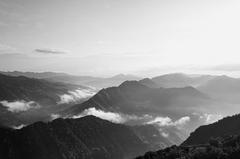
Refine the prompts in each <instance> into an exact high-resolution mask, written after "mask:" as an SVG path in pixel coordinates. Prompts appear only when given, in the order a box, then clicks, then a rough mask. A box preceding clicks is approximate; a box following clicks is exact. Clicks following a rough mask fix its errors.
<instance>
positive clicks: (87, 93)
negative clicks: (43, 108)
mask: <svg viewBox="0 0 240 159" xmlns="http://www.w3.org/2000/svg"><path fill="white" fill-rule="evenodd" d="M95 94H96V91H95V90H92V89H77V90H75V91H69V92H68V94H63V95H60V96H59V97H60V101H59V102H58V104H68V103H72V102H77V101H79V100H81V99H85V98H89V97H92V96H93V95H95Z"/></svg>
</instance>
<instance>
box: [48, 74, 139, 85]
mask: <svg viewBox="0 0 240 159" xmlns="http://www.w3.org/2000/svg"><path fill="white" fill-rule="evenodd" d="M139 79H140V78H139V77H136V76H133V75H124V74H119V75H116V76H113V77H109V78H100V77H91V76H72V75H68V76H55V77H50V78H46V80H50V81H55V82H65V83H73V84H80V85H85V86H91V87H96V88H107V87H112V86H117V85H119V84H121V83H122V82H124V81H126V80H139Z"/></svg>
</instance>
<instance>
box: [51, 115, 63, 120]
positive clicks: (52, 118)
mask: <svg viewBox="0 0 240 159" xmlns="http://www.w3.org/2000/svg"><path fill="white" fill-rule="evenodd" d="M60 117H61V115H60V114H51V115H50V118H51V120H55V119H57V118H60Z"/></svg>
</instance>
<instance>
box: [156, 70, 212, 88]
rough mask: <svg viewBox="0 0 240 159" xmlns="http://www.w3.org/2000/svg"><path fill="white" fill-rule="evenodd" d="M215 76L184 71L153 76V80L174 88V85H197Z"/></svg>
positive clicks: (163, 85)
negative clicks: (191, 73)
mask: <svg viewBox="0 0 240 159" xmlns="http://www.w3.org/2000/svg"><path fill="white" fill-rule="evenodd" d="M213 77H214V76H210V75H195V76H194V75H186V74H182V73H172V74H165V75H161V76H157V77H153V78H152V79H151V80H152V81H153V82H155V83H156V84H157V85H158V86H159V87H165V88H172V87H187V86H192V87H196V86H198V85H201V84H203V83H205V82H206V81H208V80H210V79H212V78H213Z"/></svg>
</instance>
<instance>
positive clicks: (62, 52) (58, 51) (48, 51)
mask: <svg viewBox="0 0 240 159" xmlns="http://www.w3.org/2000/svg"><path fill="white" fill-rule="evenodd" d="M35 52H37V53H42V54H66V53H67V52H65V51H60V50H55V49H35Z"/></svg>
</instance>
